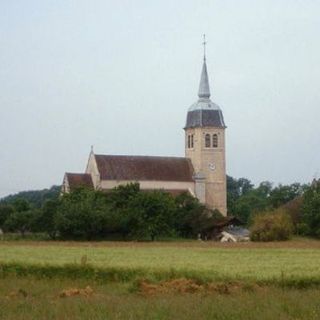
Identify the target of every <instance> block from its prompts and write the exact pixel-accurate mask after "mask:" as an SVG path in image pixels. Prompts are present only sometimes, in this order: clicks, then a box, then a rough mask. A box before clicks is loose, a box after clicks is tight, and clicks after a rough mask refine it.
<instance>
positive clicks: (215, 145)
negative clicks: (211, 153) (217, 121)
mask: <svg viewBox="0 0 320 320" xmlns="http://www.w3.org/2000/svg"><path fill="white" fill-rule="evenodd" d="M212 147H213V148H218V135H217V134H214V135H212Z"/></svg>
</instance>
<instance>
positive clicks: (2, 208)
mask: <svg viewBox="0 0 320 320" xmlns="http://www.w3.org/2000/svg"><path fill="white" fill-rule="evenodd" d="M13 212H14V209H13V207H12V206H11V205H8V204H0V228H1V229H2V228H3V227H4V225H5V222H6V220H7V219H8V218H9V216H10V215H11V214H12V213H13Z"/></svg>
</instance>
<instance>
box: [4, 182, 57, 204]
mask: <svg viewBox="0 0 320 320" xmlns="http://www.w3.org/2000/svg"><path fill="white" fill-rule="evenodd" d="M60 191H61V187H60V186H52V187H51V188H50V189H43V190H31V191H22V192H19V193H17V194H14V195H9V196H7V197H5V198H3V199H1V202H2V203H7V204H12V203H13V202H15V200H17V199H24V200H26V201H27V202H28V203H30V204H31V205H32V206H34V207H36V208H40V207H41V206H42V205H43V204H44V202H45V201H46V200H50V199H51V200H54V199H57V198H58V197H59V194H60Z"/></svg>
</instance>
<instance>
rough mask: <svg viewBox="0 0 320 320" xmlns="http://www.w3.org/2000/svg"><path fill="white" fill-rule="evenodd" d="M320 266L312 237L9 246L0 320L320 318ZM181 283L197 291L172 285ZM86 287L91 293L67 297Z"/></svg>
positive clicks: (3, 250)
mask: <svg viewBox="0 0 320 320" xmlns="http://www.w3.org/2000/svg"><path fill="white" fill-rule="evenodd" d="M319 266H320V241H316V240H308V239H295V240H293V241H289V242H283V243H264V244H257V243H239V244H220V243H213V242H197V241H188V242H155V243H139V242H90V243H89V242H47V241H7V242H6V241H2V242H0V319H257V318H259V319H319V318H320V305H319V303H318V302H319V297H320V267H319ZM183 278H184V279H191V280H192V279H193V280H192V281H194V282H192V284H191V287H190V288H191V289H192V290H191V291H190V290H189V289H190V288H189V287H187V290H185V288H184V289H183V290H180V291H179V290H178V291H177V290H176V289H175V287H172V283H173V284H174V285H179V284H176V282H174V281H177V280H175V279H183ZM142 279H144V280H142ZM191 280H190V281H191ZM141 281H146V283H147V287H146V288H147V290H142V289H143V288H144V287H143V286H141V283H142V282H141ZM172 281H173V282H172ZM178 281H182V280H178ZM188 281H189V280H188ZM170 283H171V287H170V286H169V285H170ZM167 284H169V285H168V288H169V289H168V288H167V287H166V286H167ZM87 285H89V286H90V287H91V288H92V289H93V295H90V296H81V295H80V296H74V297H68V298H60V297H59V292H61V291H62V290H64V289H68V288H85V287H86V286H87ZM192 286H199V288H200V289H197V290H193V289H194V288H193V287H192ZM212 286H213V287H212ZM214 286H215V287H214ZM219 286H222V287H221V288H222V290H221V289H219V288H220V287H219ZM150 288H151V289H152V290H151V291H150ZM163 288H164V289H165V290H166V291H163V290H164V289H163ZM210 288H215V289H214V290H210ZM217 288H218V290H217ZM225 288H226V289H225ZM160 289H161V290H160Z"/></svg>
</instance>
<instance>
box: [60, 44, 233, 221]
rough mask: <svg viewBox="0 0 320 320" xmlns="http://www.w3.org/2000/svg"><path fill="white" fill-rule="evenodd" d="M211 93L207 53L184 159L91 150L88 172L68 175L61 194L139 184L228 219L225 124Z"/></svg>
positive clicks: (189, 119)
mask: <svg viewBox="0 0 320 320" xmlns="http://www.w3.org/2000/svg"><path fill="white" fill-rule="evenodd" d="M204 48H205V42H204ZM210 95H211V94H210V86H209V77H208V71H207V63H206V54H205V51H204V56H203V65H202V71H201V77H200V85H199V91H198V100H197V101H196V102H195V103H193V104H192V105H191V107H190V108H189V109H188V112H187V117H186V122H185V126H184V131H185V157H161V156H159V157H158V156H133V155H102V154H95V153H94V151H93V149H91V152H90V155H89V159H88V163H87V167H86V170H85V173H65V175H64V179H63V185H62V192H70V191H71V190H72V189H74V188H76V187H79V186H87V187H90V188H94V189H96V190H103V191H108V190H111V189H112V188H114V187H117V186H119V185H124V184H128V183H130V182H138V183H139V184H140V189H141V190H146V191H147V190H164V191H166V192H169V193H171V194H173V195H177V194H180V193H182V192H188V193H190V194H191V195H193V196H194V197H197V198H198V199H199V201H200V202H201V203H203V204H205V205H206V206H207V207H208V208H210V209H218V210H219V211H220V212H221V213H222V214H223V215H224V216H226V215H227V205H226V202H227V195H226V194H227V191H226V161H225V129H226V125H225V123H224V119H223V114H222V111H221V109H220V107H219V106H218V105H217V104H215V103H214V102H212V100H211V99H210Z"/></svg>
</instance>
